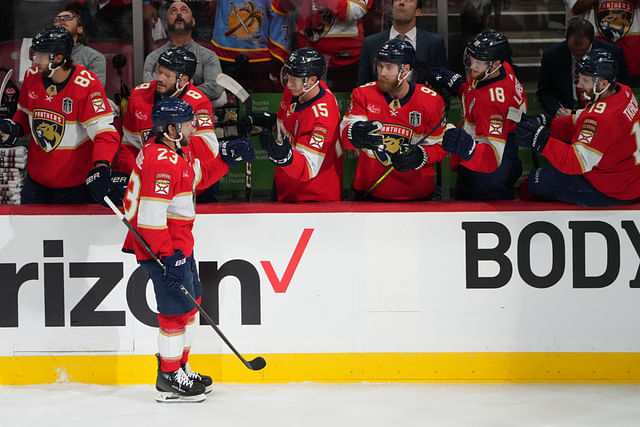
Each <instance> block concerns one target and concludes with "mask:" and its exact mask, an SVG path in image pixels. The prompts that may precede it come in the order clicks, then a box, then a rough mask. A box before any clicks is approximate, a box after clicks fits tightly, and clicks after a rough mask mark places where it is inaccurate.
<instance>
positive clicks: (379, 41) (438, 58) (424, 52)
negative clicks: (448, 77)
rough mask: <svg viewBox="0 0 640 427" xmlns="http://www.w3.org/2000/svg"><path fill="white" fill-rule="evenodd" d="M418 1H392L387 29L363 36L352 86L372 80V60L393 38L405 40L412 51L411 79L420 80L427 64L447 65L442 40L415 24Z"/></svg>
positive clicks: (424, 77) (432, 65)
mask: <svg viewBox="0 0 640 427" xmlns="http://www.w3.org/2000/svg"><path fill="white" fill-rule="evenodd" d="M421 7H422V0H393V5H392V9H391V16H392V19H393V22H392V25H391V28H389V29H388V30H385V31H382V32H380V33H376V34H372V35H370V36H368V37H366V38H365V39H364V44H363V46H362V53H361V55H360V63H359V65H358V78H357V79H356V86H360V85H363V84H365V83H368V82H371V81H374V80H376V76H375V75H374V70H373V60H374V58H375V56H376V53H377V52H378V50H379V49H380V47H382V45H383V44H384V43H385V42H386V41H388V40H391V39H393V38H401V39H403V40H406V41H408V42H409V43H411V45H412V46H413V47H414V49H415V50H416V64H415V68H414V70H413V71H412V72H413V76H412V79H413V81H414V82H416V83H424V82H425V80H426V71H427V69H429V68H431V67H446V68H449V63H448V61H447V51H446V49H445V46H444V39H443V38H442V37H441V36H440V35H438V34H433V33H430V32H428V31H425V30H422V29H419V28H417V27H416V18H417V16H418V15H420V8H421Z"/></svg>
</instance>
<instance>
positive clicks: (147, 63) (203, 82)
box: [143, 1, 224, 102]
mask: <svg viewBox="0 0 640 427" xmlns="http://www.w3.org/2000/svg"><path fill="white" fill-rule="evenodd" d="M195 25H196V21H195V19H194V18H193V16H192V15H191V9H190V8H189V6H188V5H187V4H186V3H185V2H182V1H175V2H173V3H171V5H170V6H169V9H168V11H167V33H168V34H169V41H168V42H167V43H166V44H164V45H162V46H160V47H159V48H158V49H156V50H154V51H153V52H151V53H150V54H149V55H147V57H146V59H145V60H144V76H143V79H144V81H145V82H150V81H154V80H156V73H157V65H158V59H159V58H160V55H162V53H163V52H164V51H166V50H168V49H170V48H172V47H180V46H181V47H184V48H185V49H187V50H189V51H191V52H193V53H194V54H195V55H196V58H197V59H198V68H197V69H196V72H195V73H194V75H193V76H192V79H193V83H194V84H195V85H196V87H197V88H198V89H200V90H201V91H202V92H203V93H204V94H205V95H206V97H207V98H209V100H210V101H214V102H215V101H216V100H218V99H219V98H221V97H222V96H224V88H223V87H222V86H220V85H219V84H218V83H216V77H217V76H218V74H220V73H221V72H222V70H221V68H220V61H219V60H218V57H217V55H216V54H215V53H213V52H212V51H211V50H209V49H207V48H206V47H204V46H201V45H200V44H198V43H196V42H195V41H194V40H193V39H192V38H191V31H192V29H193V27H194V26H195Z"/></svg>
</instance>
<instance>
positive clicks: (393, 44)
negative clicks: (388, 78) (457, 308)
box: [373, 38, 416, 85]
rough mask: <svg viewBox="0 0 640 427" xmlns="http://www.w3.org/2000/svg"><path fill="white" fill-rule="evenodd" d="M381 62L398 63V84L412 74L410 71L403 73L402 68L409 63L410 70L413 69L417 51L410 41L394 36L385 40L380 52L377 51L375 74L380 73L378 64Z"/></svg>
mask: <svg viewBox="0 0 640 427" xmlns="http://www.w3.org/2000/svg"><path fill="white" fill-rule="evenodd" d="M380 62H388V63H391V64H398V76H397V80H398V85H400V84H401V83H402V81H403V80H405V79H407V78H408V77H409V75H410V73H405V74H404V75H403V73H402V69H403V68H404V66H405V65H409V69H410V70H412V69H413V66H414V64H415V62H416V51H415V49H414V48H413V46H412V45H411V43H409V42H408V41H406V40H400V39H399V38H394V39H391V40H389V41H387V42H385V43H384V44H383V45H382V47H380V49H378V53H376V57H375V59H374V61H373V73H374V75H377V74H379V72H378V66H379V63H380Z"/></svg>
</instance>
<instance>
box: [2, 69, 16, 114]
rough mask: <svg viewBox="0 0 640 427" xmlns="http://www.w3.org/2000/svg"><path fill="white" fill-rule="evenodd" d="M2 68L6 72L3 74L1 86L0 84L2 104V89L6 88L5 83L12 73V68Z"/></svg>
mask: <svg viewBox="0 0 640 427" xmlns="http://www.w3.org/2000/svg"><path fill="white" fill-rule="evenodd" d="M4 70H6V72H7V73H6V74H5V75H4V79H2V86H0V105H2V99H3V98H4V90H5V89H6V88H7V84H8V83H9V80H10V79H11V75H12V74H13V68H4Z"/></svg>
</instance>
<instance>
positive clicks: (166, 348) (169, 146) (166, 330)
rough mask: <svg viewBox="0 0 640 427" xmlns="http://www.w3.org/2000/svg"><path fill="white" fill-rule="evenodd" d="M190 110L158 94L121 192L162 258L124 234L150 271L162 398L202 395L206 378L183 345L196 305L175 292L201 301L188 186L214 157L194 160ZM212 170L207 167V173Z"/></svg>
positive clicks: (212, 176)
mask: <svg viewBox="0 0 640 427" xmlns="http://www.w3.org/2000/svg"><path fill="white" fill-rule="evenodd" d="M193 119H194V112H193V108H192V107H191V106H190V105H189V104H188V103H187V102H185V101H183V100H181V99H176V98H171V97H167V98H162V99H161V100H160V101H159V102H158V103H157V104H156V105H155V106H154V107H153V110H152V112H151V120H152V122H153V127H154V133H155V135H156V136H155V137H152V138H151V139H150V140H149V141H148V142H147V143H146V144H145V145H144V146H143V147H142V150H141V151H140V153H139V154H138V157H137V158H136V164H135V167H134V169H133V171H132V172H131V177H130V180H129V186H128V187H127V193H126V197H125V202H124V207H125V216H126V218H127V219H128V220H129V221H130V223H131V224H132V226H133V227H135V228H136V229H137V231H138V233H139V234H140V235H141V236H142V238H143V239H144V240H145V241H146V243H147V244H148V245H149V247H150V248H151V250H152V251H153V252H154V253H155V254H156V255H157V256H158V257H160V259H161V260H162V262H163V264H164V266H165V269H164V270H163V268H162V267H160V266H159V265H158V264H157V263H156V261H155V260H153V259H152V258H151V255H150V254H149V253H148V252H147V250H146V249H145V247H144V246H143V245H142V244H141V243H140V242H139V241H138V240H137V239H136V238H135V236H134V235H133V234H132V233H131V232H129V234H127V237H126V240H125V243H124V246H123V251H124V252H129V253H135V255H136V259H137V260H138V263H139V264H140V266H141V267H142V269H143V270H144V271H145V272H146V273H147V274H148V275H149V278H150V279H151V281H152V282H153V289H154V292H155V296H156V303H157V305H158V323H159V326H160V330H159V334H158V347H159V354H158V376H157V381H156V389H157V390H158V391H159V392H160V393H159V394H158V396H157V398H156V400H158V401H162V402H175V401H196V402H197V401H202V400H204V398H205V396H204V393H205V392H207V391H211V388H212V380H211V378H210V377H208V376H206V375H201V374H198V373H196V372H194V371H192V370H191V368H190V366H189V363H188V360H189V351H190V349H191V344H192V341H193V338H194V333H195V330H196V328H197V325H198V322H197V321H196V317H197V316H196V314H197V310H196V309H195V308H193V306H192V305H191V303H190V302H189V300H188V299H187V298H185V295H184V294H183V293H182V291H180V286H181V285H183V286H184V287H185V288H186V289H187V290H188V291H189V293H190V294H191V295H193V297H194V298H196V301H198V303H200V300H201V296H202V284H201V283H200V280H199V278H198V271H197V268H196V261H195V259H194V256H193V247H194V240H193V234H192V229H193V222H194V220H195V215H196V212H195V199H194V192H195V190H196V189H197V187H199V186H202V187H205V188H206V187H207V186H209V185H211V183H212V181H213V180H216V179H217V178H218V175H217V172H215V169H216V167H217V166H216V162H217V158H216V157H214V156H213V155H211V156H210V157H209V158H206V159H205V158H196V157H195V156H194V154H193V151H192V150H191V146H190V142H191V139H192V138H196V137H195V136H194V125H193ZM228 148H229V150H230V151H229V152H227V153H223V154H222V155H223V156H224V157H225V158H226V161H227V162H230V163H231V162H240V161H251V160H252V159H253V157H254V152H253V145H252V144H251V142H250V141H249V140H248V139H246V138H245V139H239V140H235V141H233V145H232V146H230V147H228ZM212 172H213V173H212Z"/></svg>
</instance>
